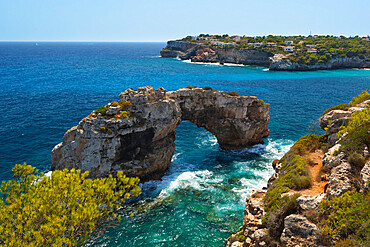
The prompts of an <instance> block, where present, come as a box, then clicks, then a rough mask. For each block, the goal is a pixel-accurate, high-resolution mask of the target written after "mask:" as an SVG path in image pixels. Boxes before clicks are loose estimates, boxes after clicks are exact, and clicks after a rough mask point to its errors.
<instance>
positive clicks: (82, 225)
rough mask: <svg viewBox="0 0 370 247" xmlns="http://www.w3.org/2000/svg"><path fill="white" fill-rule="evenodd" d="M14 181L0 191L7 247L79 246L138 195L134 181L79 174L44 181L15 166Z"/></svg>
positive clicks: (56, 174) (2, 239)
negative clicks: (97, 177)
mask: <svg viewBox="0 0 370 247" xmlns="http://www.w3.org/2000/svg"><path fill="white" fill-rule="evenodd" d="M12 171H13V172H14V176H13V177H14V179H13V180H10V181H3V182H2V184H1V187H0V197H1V200H0V232H1V235H0V244H3V245H5V246H81V245H82V244H84V243H85V242H86V240H87V239H89V236H91V235H92V234H94V232H95V230H96V229H98V228H100V227H102V226H104V225H105V224H107V221H109V220H112V219H118V220H120V216H117V214H116V210H117V209H118V208H119V207H121V206H122V203H124V202H125V201H126V200H127V199H129V198H132V197H136V196H138V195H139V194H140V193H141V189H140V188H139V186H138V183H139V179H138V178H128V177H126V176H125V175H124V174H123V172H122V171H120V172H118V173H117V177H115V178H114V177H112V176H111V175H110V176H109V177H107V178H100V179H94V180H92V179H88V178H87V176H88V174H89V173H88V172H84V173H82V172H81V171H80V170H75V169H71V170H67V169H64V170H62V171H60V170H57V171H53V172H52V174H51V176H44V174H43V173H39V171H38V170H36V169H35V167H32V166H30V165H27V164H26V163H24V164H23V165H21V164H17V165H15V166H14V168H13V169H12Z"/></svg>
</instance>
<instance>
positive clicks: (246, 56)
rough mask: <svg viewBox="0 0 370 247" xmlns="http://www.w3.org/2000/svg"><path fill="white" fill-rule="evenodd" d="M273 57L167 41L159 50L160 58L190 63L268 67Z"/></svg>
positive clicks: (258, 52)
mask: <svg viewBox="0 0 370 247" xmlns="http://www.w3.org/2000/svg"><path fill="white" fill-rule="evenodd" d="M273 55H274V54H272V53H271V52H264V51H257V50H237V49H233V48H222V47H216V46H215V47H211V46H208V45H203V44H197V43H191V42H180V41H168V42H167V46H166V48H165V49H163V50H161V56H162V57H179V58H180V59H183V60H187V59H190V60H191V61H192V62H209V63H221V64H223V63H235V64H244V65H260V66H269V65H270V58H271V57H272V56H273Z"/></svg>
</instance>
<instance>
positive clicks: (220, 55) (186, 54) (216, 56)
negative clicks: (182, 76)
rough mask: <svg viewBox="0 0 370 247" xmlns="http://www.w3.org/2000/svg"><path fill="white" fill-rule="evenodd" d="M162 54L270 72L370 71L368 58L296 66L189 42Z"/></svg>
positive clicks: (269, 54) (265, 55)
mask: <svg viewBox="0 0 370 247" xmlns="http://www.w3.org/2000/svg"><path fill="white" fill-rule="evenodd" d="M160 53H161V56H162V57H171V58H175V57H178V58H180V59H182V60H189V59H190V60H191V61H192V62H208V63H220V64H223V63H234V64H243V65H258V66H265V67H269V69H270V70H281V71H308V70H328V69H348V68H370V58H366V57H363V58H360V57H359V56H355V57H340V58H333V59H331V60H329V61H327V62H325V63H316V64H312V65H308V64H299V63H295V62H292V61H290V60H289V59H286V58H284V56H282V55H281V54H274V53H272V52H266V51H261V50H250V49H240V50H239V49H236V48H233V47H222V46H210V45H205V44H202V43H193V42H185V41H168V42H167V46H166V47H165V48H163V49H162V50H161V51H160Z"/></svg>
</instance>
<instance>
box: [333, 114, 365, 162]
mask: <svg viewBox="0 0 370 247" xmlns="http://www.w3.org/2000/svg"><path fill="white" fill-rule="evenodd" d="M369 129H370V109H369V108H367V109H365V110H363V111H359V112H355V113H353V114H352V115H351V117H350V119H349V121H348V125H347V126H346V127H343V128H341V130H340V131H339V132H338V133H337V136H338V138H341V139H340V141H339V143H340V144H341V145H342V146H341V149H340V150H341V151H343V152H344V153H345V154H346V155H350V154H352V153H354V152H357V153H362V151H363V148H364V145H367V146H370V133H369ZM345 133H347V134H346V135H345V136H344V134H345Z"/></svg>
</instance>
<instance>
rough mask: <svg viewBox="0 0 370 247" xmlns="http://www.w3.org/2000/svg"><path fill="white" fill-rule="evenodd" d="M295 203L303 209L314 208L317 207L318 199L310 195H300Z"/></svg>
mask: <svg viewBox="0 0 370 247" xmlns="http://www.w3.org/2000/svg"><path fill="white" fill-rule="evenodd" d="M297 203H298V205H299V207H300V208H301V209H303V210H315V209H318V207H319V201H318V200H316V198H314V197H312V196H305V195H304V196H300V197H298V198H297Z"/></svg>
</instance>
